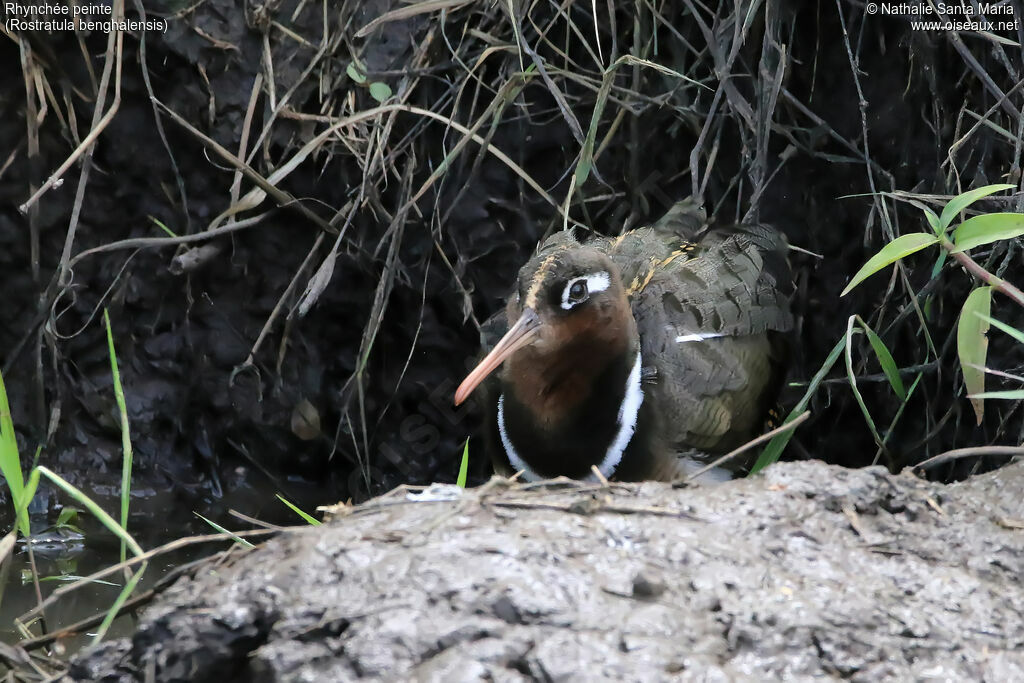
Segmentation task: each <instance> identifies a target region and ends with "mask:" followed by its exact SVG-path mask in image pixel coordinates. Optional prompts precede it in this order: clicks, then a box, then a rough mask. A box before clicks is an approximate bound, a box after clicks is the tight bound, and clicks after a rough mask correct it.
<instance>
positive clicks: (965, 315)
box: [956, 287, 992, 424]
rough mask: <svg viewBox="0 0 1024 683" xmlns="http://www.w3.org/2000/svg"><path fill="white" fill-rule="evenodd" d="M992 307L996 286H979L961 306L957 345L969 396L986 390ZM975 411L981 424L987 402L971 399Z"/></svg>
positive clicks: (980, 399)
mask: <svg viewBox="0 0 1024 683" xmlns="http://www.w3.org/2000/svg"><path fill="white" fill-rule="evenodd" d="M991 308H992V288H991V287H978V288H977V289H975V290H974V291H973V292H971V293H970V294H968V295H967V299H966V300H965V301H964V307H963V308H962V309H960V321H959V323H958V324H957V328H956V347H957V353H958V354H959V356H960V369H961V370H962V371H963V373H964V385H965V386H966V387H967V393H968V395H971V394H981V393H983V392H984V391H985V371H984V370H983V368H984V367H985V358H986V356H987V355H988V337H987V336H986V335H985V333H986V332H988V322H986V321H985V320H984V318H982V316H985V317H986V318H987V317H988V315H989V313H990V311H991ZM970 401H971V406H973V408H974V414H975V415H976V416H977V418H978V424H981V420H982V418H984V417H985V401H984V399H982V398H971V399H970Z"/></svg>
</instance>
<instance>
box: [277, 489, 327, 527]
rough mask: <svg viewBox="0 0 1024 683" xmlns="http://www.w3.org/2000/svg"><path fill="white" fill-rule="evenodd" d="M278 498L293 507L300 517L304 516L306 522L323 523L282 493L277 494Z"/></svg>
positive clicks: (314, 524) (315, 524) (318, 524)
mask: <svg viewBox="0 0 1024 683" xmlns="http://www.w3.org/2000/svg"><path fill="white" fill-rule="evenodd" d="M277 499H278V500H279V501H281V502H282V503H284V504H285V505H287V506H288V507H289V508H291V510H292V512H294V513H295V514H297V515H298V516H299V517H302V519H304V520H306V522H308V523H309V524H312V525H313V526H320V525H321V524H323V522H321V521H320V520H319V519H317V518H316V517H314V516H312V515H310V514H309V513H307V512H306V511H305V510H302V509H300V508H299V506H298V505H295V504H294V503H292V502H291V501H290V500H288V499H287V498H285V497H284V496H282V495H281V494H280V493H279V494H277Z"/></svg>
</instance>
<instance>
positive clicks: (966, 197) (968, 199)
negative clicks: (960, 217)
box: [939, 183, 1014, 230]
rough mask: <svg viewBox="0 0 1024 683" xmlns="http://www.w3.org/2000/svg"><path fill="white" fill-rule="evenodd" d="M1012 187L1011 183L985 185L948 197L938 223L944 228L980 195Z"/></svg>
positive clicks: (979, 197) (987, 194)
mask: <svg viewBox="0 0 1024 683" xmlns="http://www.w3.org/2000/svg"><path fill="white" fill-rule="evenodd" d="M1013 188H1014V186H1013V185H1007V184H1005V183H1001V184H999V185H986V186H985V187H979V188H978V189H976V190H971V191H970V192H964V193H963V194H958V195H957V196H955V197H953V198H952V199H950V200H949V203H948V204H946V208H944V209H943V210H942V215H941V216H939V224H940V225H941V226H942V229H943V230H945V229H946V228H948V227H949V224H950V223H952V222H953V219H954V218H956V217H957V214H959V213H960V212H961V211H963V210H964V209H966V208H967V207H968V206H970V205H971V204H973V203H974V202H976V201H978V200H979V199H981V198H982V197H987V196H989V195H990V194H995V193H996V192H1001V191H1002V190H1012V189H1013Z"/></svg>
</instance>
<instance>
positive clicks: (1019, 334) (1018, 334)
mask: <svg viewBox="0 0 1024 683" xmlns="http://www.w3.org/2000/svg"><path fill="white" fill-rule="evenodd" d="M978 317H979V318H981V319H982V320H984V321H985V322H987V323H988V324H989V325H992V326H994V327H995V328H996V329H999V330H1002V331H1003V332H1005V333H1006V334H1008V335H1010V336H1011V337H1013V338H1014V339H1016V340H1017V341H1019V342H1020V343H1021V344H1024V330H1018V329H1017V328H1016V327H1011V326H1010V325H1007V324H1006V323H1004V322H1002V321H1000V320H996V319H995V318H990V317H989V316H987V315H984V314H982V313H978Z"/></svg>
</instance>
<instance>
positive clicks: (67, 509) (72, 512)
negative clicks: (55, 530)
mask: <svg viewBox="0 0 1024 683" xmlns="http://www.w3.org/2000/svg"><path fill="white" fill-rule="evenodd" d="M77 521H78V508H76V507H71V506H70V505H65V506H64V507H62V508H61V510H60V514H59V515H57V523H56V524H54V526H56V527H62V526H67V525H69V524H74V523H75V522H77Z"/></svg>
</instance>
